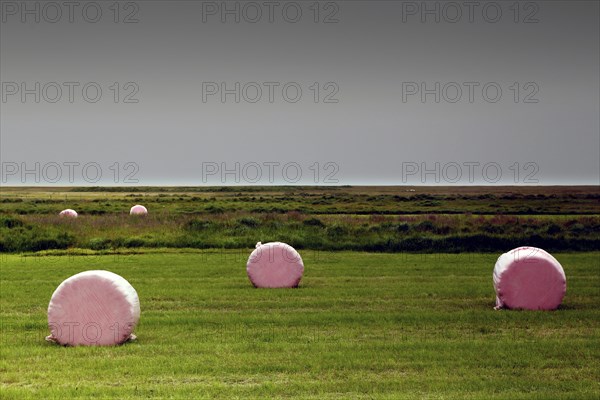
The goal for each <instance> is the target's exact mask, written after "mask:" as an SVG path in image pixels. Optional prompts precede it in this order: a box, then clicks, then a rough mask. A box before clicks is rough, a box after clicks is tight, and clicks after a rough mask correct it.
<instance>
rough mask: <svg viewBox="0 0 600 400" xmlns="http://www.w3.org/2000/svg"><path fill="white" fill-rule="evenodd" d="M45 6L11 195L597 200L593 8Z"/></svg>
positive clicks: (26, 43)
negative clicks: (497, 187) (228, 192)
mask: <svg viewBox="0 0 600 400" xmlns="http://www.w3.org/2000/svg"><path fill="white" fill-rule="evenodd" d="M36 3H37V2H18V1H17V2H15V1H4V0H2V1H1V5H2V7H1V9H0V10H1V12H2V15H1V18H2V20H1V21H2V22H1V28H0V78H1V79H0V80H1V81H2V102H1V103H0V107H1V122H0V128H1V150H0V155H1V159H2V184H3V185H17V184H27V185H35V184H40V185H47V184H56V185H69V184H86V185H90V184H93V185H111V184H112V185H114V184H124V185H129V184H139V185H203V184H204V185H208V184H211V185H220V184H227V185H233V184H270V183H279V184H291V183H294V184H315V183H317V184H428V185H432V184H457V185H458V184H472V183H479V184H515V183H518V184H542V185H552V184H598V183H599V170H600V164H599V163H600V161H599V159H600V133H599V131H600V126H599V110H600V101H599V93H600V84H599V72H598V71H599V70H600V65H599V48H600V45H599V43H598V42H599V37H600V32H599V3H598V2H596V1H537V2H521V3H518V5H519V7H518V8H517V9H516V8H515V7H514V4H515V2H514V1H495V2H486V1H481V2H479V5H477V6H475V5H474V6H472V7H473V8H472V9H471V10H470V9H469V8H468V7H467V6H466V5H465V2H462V1H461V2H450V3H448V2H405V1H337V2H327V1H321V2H319V3H316V2H315V1H295V2H286V1H280V2H277V3H265V2H264V1H259V2H235V1H232V2H226V3H223V2H220V1H219V2H192V1H169V2H166V1H138V2H121V3H120V5H121V6H120V8H119V10H118V11H119V12H118V13H116V10H115V8H114V7H113V6H112V5H113V4H114V1H96V2H85V1H82V2H80V5H79V6H77V7H75V8H73V10H72V22H70V21H69V18H70V15H69V6H68V5H66V4H65V2H62V1H58V2H55V3H52V4H53V5H51V6H45V8H44V4H45V3H44V2H42V3H38V6H36ZM223 4H226V5H225V6H224V5H223ZM84 6H85V9H84ZM36 7H38V8H37V9H36ZM224 7H227V9H224ZM436 8H437V10H439V12H437V14H438V15H436V11H435V10H436ZM236 9H237V10H239V13H238V15H237V17H239V22H235V18H236V11H235V10H236ZM30 10H33V11H31V12H29V11H30ZM38 10H39V11H38ZM98 10H100V11H101V13H102V14H101V15H99V16H97V11H98ZM227 10H234V12H233V13H230V14H227V13H226V11H227ZM298 10H300V12H301V15H299V14H298ZM317 10H318V12H317ZM427 10H434V11H433V13H429V14H428V13H427ZM224 11H225V14H223V12H224ZM270 11H271V13H270ZM470 11H471V13H470ZM498 11H500V12H501V15H498V14H497V12H498ZM258 12H260V14H259V13H258ZM36 14H37V15H36ZM269 14H271V15H269ZM270 17H272V21H270ZM436 17H439V22H437V21H436V20H435V18H436ZM36 18H39V22H38V21H36ZM23 19H25V22H23ZM95 19H97V20H98V21H97V22H92V21H94V20H95ZM115 19H116V20H117V21H118V22H115ZM125 19H128V20H129V21H130V22H131V23H124V20H125ZM423 19H424V21H423ZM135 20H137V22H133V21H135ZM295 20H297V22H293V21H295ZM315 20H316V21H317V22H315ZM52 21H55V22H52ZM252 21H254V22H252ZM325 21H327V23H326V22H325ZM336 21H337V22H336ZM238 82H239V86H236V83H238ZM115 83H116V85H115ZM36 85H38V86H36ZM84 87H85V88H86V89H85V91H84V90H83V88H84ZM57 88H59V89H60V91H61V92H60V93H59V92H58V91H57ZM69 88H72V98H71V99H70V93H69ZM98 88H100V90H101V91H102V93H101V94H100V95H97V94H96V91H97V89H98ZM117 88H118V90H117ZM436 88H437V89H436ZM223 89H224V90H225V91H226V92H225V93H226V94H225V96H224V98H223V97H222V94H223ZM298 89H299V90H300V91H301V94H300V92H298ZM498 90H500V91H501V93H500V92H498ZM424 91H425V92H424ZM84 92H85V93H84ZM423 92H424V93H426V94H425V95H424V97H423V96H422V95H423ZM86 96H87V97H86ZM236 96H237V97H239V102H236ZM271 96H272V98H270V97H271ZM436 96H437V97H439V99H438V102H436ZM36 97H39V99H36ZM470 97H471V98H470ZM36 100H39V102H36ZM70 100H72V102H71V101H70ZM315 100H316V101H315ZM94 101H95V102H94ZM130 101H137V102H130ZM115 163H116V164H115ZM28 171H29V172H28ZM116 171H118V172H119V173H118V174H117V173H116ZM224 171H225V172H226V173H223V172H224ZM227 171H228V172H227ZM426 171H429V172H427V173H424V172H426ZM98 172H101V174H102V175H101V177H98ZM317 172H318V173H317ZM299 173H300V174H301V177H300V176H299ZM71 181H72V182H71Z"/></svg>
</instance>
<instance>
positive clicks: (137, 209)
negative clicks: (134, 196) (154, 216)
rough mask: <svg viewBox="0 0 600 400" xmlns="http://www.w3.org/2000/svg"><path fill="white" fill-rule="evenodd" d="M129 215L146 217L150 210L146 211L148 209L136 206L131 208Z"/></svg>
mask: <svg viewBox="0 0 600 400" xmlns="http://www.w3.org/2000/svg"><path fill="white" fill-rule="evenodd" d="M129 214H131V215H146V214H148V210H147V209H146V207H144V206H142V205H139V204H136V205H135V206H133V207H131V210H129Z"/></svg>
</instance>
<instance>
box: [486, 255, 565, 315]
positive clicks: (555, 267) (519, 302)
mask: <svg viewBox="0 0 600 400" xmlns="http://www.w3.org/2000/svg"><path fill="white" fill-rule="evenodd" d="M493 279H494V289H495V290H496V309H500V308H512V309H524V310H555V309H556V308H558V306H559V305H560V304H561V302H562V300H563V298H564V296H565V293H566V291H567V278H566V277H565V271H564V270H563V267H562V266H561V265H560V263H559V262H558V261H557V260H556V259H555V258H554V257H552V255H550V254H549V253H547V252H546V251H544V250H542V249H538V248H536V247H519V248H516V249H513V250H511V251H509V252H508V253H504V254H502V255H501V256H500V257H499V258H498V261H496V265H495V267H494V273H493Z"/></svg>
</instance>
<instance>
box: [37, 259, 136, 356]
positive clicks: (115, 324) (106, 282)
mask: <svg viewBox="0 0 600 400" xmlns="http://www.w3.org/2000/svg"><path fill="white" fill-rule="evenodd" d="M139 319H140V301H139V298H138V294H137V292H136V291H135V289H134V288H133V286H131V285H130V284H129V282H127V280H125V279H124V278H123V277H121V276H119V275H117V274H115V273H112V272H109V271H102V270H96V271H85V272H81V273H79V274H76V275H73V276H71V277H70V278H68V279H66V280H64V281H63V282H62V283H61V284H60V285H59V286H58V288H57V289H56V290H55V291H54V294H52V298H51V299H50V304H49V305H48V326H49V328H50V332H51V335H50V336H48V337H47V338H46V340H48V341H52V342H56V343H59V344H61V345H69V346H78V345H84V346H110V345H116V344H121V343H124V342H125V341H127V340H130V339H135V335H133V334H132V332H133V329H134V328H135V326H136V325H137V323H138V321H139Z"/></svg>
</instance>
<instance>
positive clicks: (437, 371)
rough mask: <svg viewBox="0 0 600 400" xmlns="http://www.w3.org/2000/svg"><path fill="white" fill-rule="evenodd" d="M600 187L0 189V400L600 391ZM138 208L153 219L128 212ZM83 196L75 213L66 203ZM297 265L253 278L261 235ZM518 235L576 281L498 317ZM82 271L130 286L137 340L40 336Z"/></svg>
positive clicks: (563, 395)
mask: <svg viewBox="0 0 600 400" xmlns="http://www.w3.org/2000/svg"><path fill="white" fill-rule="evenodd" d="M598 200H600V188H598V187H592V186H588V187H445V188H444V187H414V188H409V187H362V188H361V187H330V188H324V187H235V188H231V187H229V188H150V187H145V188H4V187H3V188H2V190H1V192H0V331H1V336H0V398H2V399H4V398H7V399H10V398H35V399H38V398H57V399H66V398H91V397H93V398H124V399H127V398H175V399H179V398H222V399H236V398H240V399H245V398H254V399H264V398H300V399H373V398H375V399H415V398H422V399H586V398H590V399H596V398H598V397H600V372H599V371H600V251H599V250H600V201H598ZM136 203H141V204H144V205H146V206H147V207H148V209H149V212H150V214H149V215H148V216H146V217H142V218H136V217H131V216H129V215H128V210H129V208H130V207H131V206H132V205H134V204H136ZM64 208H74V209H76V210H77V211H78V212H79V215H80V216H79V217H78V218H77V219H75V220H72V219H64V218H59V217H58V216H57V214H58V212H59V211H60V210H62V209H64ZM275 240H278V241H285V242H287V243H289V244H291V245H292V246H294V247H296V248H297V249H299V250H300V253H301V255H302V257H303V259H304V263H305V266H306V269H305V275H304V278H303V280H302V282H301V284H300V287H299V288H297V289H290V290H261V289H255V288H253V287H252V285H251V284H250V282H249V281H248V278H247V277H246V273H245V264H246V260H247V258H248V256H249V254H250V252H251V250H252V249H253V247H254V244H255V243H256V242H257V241H262V242H268V241H275ZM520 245H533V246H539V247H542V248H545V249H546V250H549V251H552V252H553V254H554V255H555V256H556V257H557V259H558V260H559V261H560V262H561V263H562V265H563V267H564V269H565V272H566V275H567V286H568V290H567V295H566V297H565V299H564V302H563V305H562V306H561V308H559V309H558V310H556V311H553V312H528V311H507V310H503V311H494V310H493V306H494V300H495V294H494V290H493V286H492V269H493V267H494V263H495V261H496V259H497V257H498V256H499V255H500V254H501V253H503V252H505V251H508V250H510V249H511V248H513V247H516V246H520ZM90 269H107V270H110V271H113V272H115V273H117V274H120V275H122V276H123V277H125V278H126V279H127V280H129V281H130V282H131V284H132V285H133V286H134V287H135V288H136V290H137V291H138V293H139V296H140V300H141V308H142V315H141V320H140V324H139V326H138V327H137V329H136V331H135V333H136V334H137V335H138V340H137V341H136V342H133V343H127V344H125V345H123V346H118V347H110V348H97V347H76V348H72V347H71V348H66V347H60V346H56V345H52V344H49V343H47V342H45V341H44V337H45V336H46V335H47V334H48V333H49V330H48V326H47V320H46V309H47V306H48V302H49V300H50V296H51V295H52V293H53V291H54V290H55V289H56V287H57V286H58V285H59V284H60V283H61V282H62V281H63V280H64V279H66V278H68V277H69V276H71V275H73V274H75V273H78V272H81V271H84V270H90Z"/></svg>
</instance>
